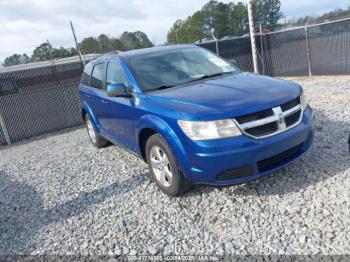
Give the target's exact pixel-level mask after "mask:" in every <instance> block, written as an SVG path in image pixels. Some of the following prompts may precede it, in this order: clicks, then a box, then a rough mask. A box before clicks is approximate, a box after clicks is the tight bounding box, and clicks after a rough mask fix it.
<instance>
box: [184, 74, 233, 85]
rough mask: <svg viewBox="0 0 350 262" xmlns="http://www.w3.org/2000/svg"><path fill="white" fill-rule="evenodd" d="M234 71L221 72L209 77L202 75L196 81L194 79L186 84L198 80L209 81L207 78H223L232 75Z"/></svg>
mask: <svg viewBox="0 0 350 262" xmlns="http://www.w3.org/2000/svg"><path fill="white" fill-rule="evenodd" d="M233 72H234V71H231V72H221V73H215V74H209V75H202V76H200V77H197V78H195V79H192V80H190V81H188V82H186V83H190V82H194V81H198V80H202V79H207V78H212V77H216V76H222V75H226V74H232V73H233Z"/></svg>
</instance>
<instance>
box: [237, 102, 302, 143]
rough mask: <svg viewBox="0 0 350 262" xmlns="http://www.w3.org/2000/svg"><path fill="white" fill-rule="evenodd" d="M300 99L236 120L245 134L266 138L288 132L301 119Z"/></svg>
mask: <svg viewBox="0 0 350 262" xmlns="http://www.w3.org/2000/svg"><path fill="white" fill-rule="evenodd" d="M301 116H302V108H301V103H300V98H299V97H298V98H295V99H293V100H290V101H288V102H286V103H283V104H281V105H280V106H277V107H273V108H270V109H266V110H262V111H259V112H255V113H252V114H248V115H244V116H240V117H237V118H235V120H236V122H237V124H238V126H239V127H240V129H241V130H243V133H245V134H247V135H249V136H251V137H254V138H264V137H268V136H272V135H275V134H278V133H280V132H283V131H286V130H288V129H289V128H292V127H293V126H295V125H296V124H297V123H298V122H299V121H300V119H301Z"/></svg>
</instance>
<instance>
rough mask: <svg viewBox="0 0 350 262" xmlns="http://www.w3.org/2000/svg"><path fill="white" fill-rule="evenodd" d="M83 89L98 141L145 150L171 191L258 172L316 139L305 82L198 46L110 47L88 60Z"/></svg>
mask: <svg viewBox="0 0 350 262" xmlns="http://www.w3.org/2000/svg"><path fill="white" fill-rule="evenodd" d="M79 92H80V99H81V107H82V117H83V118H84V120H85V123H86V126H87V130H88V135H89V137H90V140H91V142H92V143H93V144H94V145H95V146H96V147H103V146H105V145H107V144H108V142H112V143H115V144H118V145H121V146H123V147H125V148H127V149H129V150H130V151H132V152H134V153H136V154H137V155H139V156H140V157H141V158H142V159H143V160H144V161H146V162H147V163H148V166H149V169H150V172H151V174H152V176H153V178H154V180H155V182H156V184H157V185H158V187H159V188H160V189H161V190H162V191H163V192H165V193H166V194H168V195H171V196H176V195H181V194H182V193H184V192H186V191H187V190H188V189H189V188H190V187H191V185H192V184H212V185H230V184H237V183H242V182H247V181H249V180H253V179H257V178H258V177H260V176H263V175H266V174H268V173H270V172H272V171H275V170H277V169H279V168H281V167H283V166H285V165H287V164H290V163H292V162H293V161H294V160H296V159H298V158H300V157H301V156H303V154H304V153H305V152H307V151H308V149H309V148H310V147H311V144H312V141H313V127H312V126H313V114H312V109H311V108H310V106H308V104H307V102H306V100H305V97H304V93H303V89H302V88H301V87H300V86H299V85H298V84H296V83H292V82H289V81H284V80H280V79H273V78H270V77H266V76H259V75H255V74H251V73H244V72H242V71H240V70H239V69H238V68H237V67H235V66H233V65H231V64H230V63H228V62H226V61H225V60H223V59H222V58H220V57H218V56H216V55H215V54H213V53H212V52H210V51H208V50H206V49H203V48H200V47H197V46H192V45H177V46H162V47H154V48H148V49H140V50H134V51H128V52H122V53H117V54H106V55H103V56H101V57H99V58H97V59H95V60H93V61H91V62H90V63H88V64H87V65H86V67H85V70H84V73H83V76H82V79H81V83H80V87H79Z"/></svg>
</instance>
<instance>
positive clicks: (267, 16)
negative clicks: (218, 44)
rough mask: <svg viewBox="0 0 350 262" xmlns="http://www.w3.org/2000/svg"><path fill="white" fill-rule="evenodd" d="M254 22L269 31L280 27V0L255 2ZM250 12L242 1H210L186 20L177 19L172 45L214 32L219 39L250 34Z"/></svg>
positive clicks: (200, 37) (171, 38)
mask: <svg viewBox="0 0 350 262" xmlns="http://www.w3.org/2000/svg"><path fill="white" fill-rule="evenodd" d="M252 6H253V13H254V21H255V22H256V24H262V26H263V27H264V28H266V29H269V30H275V29H276V28H279V27H281V25H280V24H279V23H278V22H279V20H280V19H281V18H282V17H283V14H282V12H281V11H280V8H281V2H280V0H253V3H252ZM248 31H249V28H248V11H247V5H246V3H243V2H237V3H234V2H230V3H222V2H219V1H216V0H211V1H209V2H208V3H207V4H205V5H204V6H203V7H202V8H201V9H200V10H198V11H196V12H195V13H194V14H192V15H191V16H189V17H187V18H186V19H183V20H181V19H179V20H177V21H176V22H175V23H174V24H173V26H172V27H171V29H170V30H169V32H168V36H167V37H168V42H169V43H177V42H178V43H193V42H195V41H197V40H200V39H203V38H205V37H208V36H209V37H210V36H211V35H212V33H213V34H214V35H215V37H216V38H222V37H224V36H241V35H243V34H246V33H248Z"/></svg>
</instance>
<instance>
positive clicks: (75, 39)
mask: <svg viewBox="0 0 350 262" xmlns="http://www.w3.org/2000/svg"><path fill="white" fill-rule="evenodd" d="M69 23H70V28H71V29H72V33H73V37H74V41H75V46H76V48H77V53H78V56H79V58H80V61H81V63H82V64H83V67H85V61H84V59H83V56H82V55H81V52H80V48H79V44H78V41H77V37H76V35H75V31H74V27H73V23H72V21H69Z"/></svg>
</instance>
